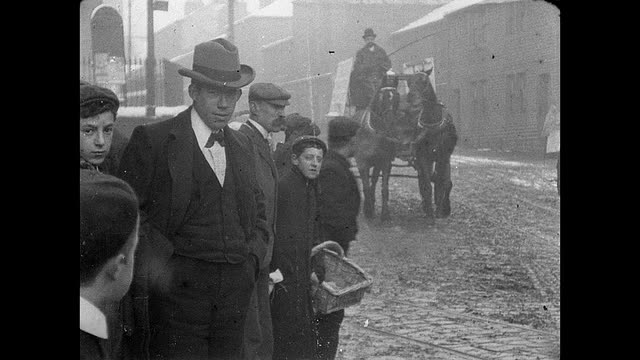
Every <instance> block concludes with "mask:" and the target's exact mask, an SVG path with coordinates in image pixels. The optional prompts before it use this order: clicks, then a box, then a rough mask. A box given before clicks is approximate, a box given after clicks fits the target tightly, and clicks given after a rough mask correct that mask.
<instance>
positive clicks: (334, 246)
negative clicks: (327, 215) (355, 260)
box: [311, 240, 344, 258]
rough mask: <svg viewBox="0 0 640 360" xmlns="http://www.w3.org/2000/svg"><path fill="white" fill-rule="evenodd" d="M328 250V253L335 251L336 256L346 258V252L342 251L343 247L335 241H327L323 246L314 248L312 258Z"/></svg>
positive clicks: (319, 245)
mask: <svg viewBox="0 0 640 360" xmlns="http://www.w3.org/2000/svg"><path fill="white" fill-rule="evenodd" d="M323 249H325V250H328V251H333V252H335V253H336V254H338V255H340V257H342V258H343V257H344V250H343V249H342V246H340V244H338V243H337V242H335V241H331V240H328V241H325V242H323V243H321V244H318V245H316V246H314V247H313V249H311V257H313V256H314V255H316V254H317V253H318V252H320V250H323Z"/></svg>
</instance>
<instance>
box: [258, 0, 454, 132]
mask: <svg viewBox="0 0 640 360" xmlns="http://www.w3.org/2000/svg"><path fill="white" fill-rule="evenodd" d="M441 4H442V2H439V3H438V2H414V3H411V2H409V3H407V2H400V3H399V4H398V3H395V4H394V3H390V2H384V1H378V2H374V1H371V2H358V1H342V2H341V1H324V2H323V1H309V0H306V1H296V2H294V3H293V18H292V33H291V34H290V36H291V39H290V40H287V41H286V43H285V44H281V45H278V46H276V47H268V48H265V49H264V50H263V52H264V59H265V74H266V76H265V78H266V79H267V80H268V81H275V82H278V83H280V84H282V85H283V86H284V87H285V88H286V89H287V90H288V91H290V92H291V93H292V104H291V105H290V106H289V107H288V112H300V113H301V114H302V115H304V116H308V117H311V118H312V119H313V120H314V121H315V122H316V123H317V124H318V125H319V126H320V128H321V130H322V131H323V133H324V134H325V135H326V131H325V129H326V122H327V121H328V119H326V118H325V116H326V114H327V113H328V112H329V107H330V103H331V95H332V91H333V76H334V73H335V71H336V69H337V65H338V63H339V62H341V61H343V60H345V59H348V58H350V57H353V56H355V53H356V52H357V51H358V49H360V48H361V47H362V46H364V41H363V39H362V35H363V33H364V30H365V29H366V28H367V27H371V28H373V29H374V31H375V32H376V34H377V35H378V36H377V37H376V43H378V44H379V45H380V46H382V47H383V48H385V50H386V51H387V53H391V52H392V51H393V50H394V48H393V46H392V44H391V43H390V41H389V40H390V34H391V32H392V31H395V30H396V29H398V28H400V27H402V26H405V25H406V24H407V23H410V22H412V21H414V20H416V19H418V18H420V17H422V16H424V15H425V14H427V13H428V12H429V11H431V10H433V9H434V8H436V7H437V6H439V5H441ZM279 54H286V55H280V56H278V55H279ZM289 54H290V55H289ZM390 57H391V61H392V63H395V62H396V60H395V58H394V55H390ZM276 62H277V63H276ZM276 69H277V70H276ZM281 69H287V71H281Z"/></svg>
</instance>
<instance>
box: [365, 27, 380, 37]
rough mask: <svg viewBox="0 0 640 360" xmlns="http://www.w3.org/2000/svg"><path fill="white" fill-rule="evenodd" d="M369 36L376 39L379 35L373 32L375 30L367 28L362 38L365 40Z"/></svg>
mask: <svg viewBox="0 0 640 360" xmlns="http://www.w3.org/2000/svg"><path fill="white" fill-rule="evenodd" d="M367 36H373V37H376V36H377V35H376V33H374V32H373V29H372V28H366V29H365V30H364V35H362V38H363V39H364V38H366V37H367Z"/></svg>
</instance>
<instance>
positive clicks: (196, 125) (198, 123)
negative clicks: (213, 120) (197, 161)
mask: <svg viewBox="0 0 640 360" xmlns="http://www.w3.org/2000/svg"><path fill="white" fill-rule="evenodd" d="M191 128H192V129H193V132H195V133H196V139H197V140H198V145H199V146H200V149H202V148H204V146H205V145H206V144H207V140H209V136H211V133H212V132H213V131H212V130H211V128H209V127H208V126H207V124H205V123H204V121H202V118H201V117H200V115H198V112H197V111H196V109H194V108H191Z"/></svg>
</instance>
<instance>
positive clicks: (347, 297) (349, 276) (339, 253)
mask: <svg viewBox="0 0 640 360" xmlns="http://www.w3.org/2000/svg"><path fill="white" fill-rule="evenodd" d="M329 248H333V249H335V250H336V251H332V250H329ZM311 256H312V257H317V258H315V259H314V260H315V261H318V264H319V265H320V266H322V267H323V268H324V272H325V278H324V281H323V282H322V283H321V284H319V285H318V284H317V282H315V283H314V282H312V290H311V299H312V304H313V309H314V310H315V312H316V313H318V312H319V313H321V314H329V313H332V312H334V311H337V310H341V309H344V308H346V307H349V306H352V305H356V304H359V303H360V301H362V297H363V296H364V293H365V292H366V291H367V290H369V288H370V286H371V284H373V280H372V279H371V278H370V277H369V276H368V275H367V274H366V273H365V272H364V270H362V269H361V268H360V267H359V266H358V265H356V264H355V263H354V262H353V261H351V260H349V259H347V258H345V257H344V252H343V250H342V247H340V245H339V244H338V243H336V242H333V241H327V242H324V243H322V244H320V245H318V246H316V247H315V248H314V249H313V250H312V252H311Z"/></svg>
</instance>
